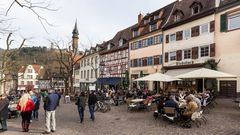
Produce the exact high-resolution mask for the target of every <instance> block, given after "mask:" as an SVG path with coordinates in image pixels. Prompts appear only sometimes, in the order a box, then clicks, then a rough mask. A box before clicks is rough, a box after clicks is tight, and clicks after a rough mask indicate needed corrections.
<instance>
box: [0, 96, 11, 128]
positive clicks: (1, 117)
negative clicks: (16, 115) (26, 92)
mask: <svg viewBox="0 0 240 135" xmlns="http://www.w3.org/2000/svg"><path fill="white" fill-rule="evenodd" d="M8 105H9V101H8V99H7V98H6V97H3V96H0V124H1V127H2V128H1V129H0V131H7V118H8Z"/></svg>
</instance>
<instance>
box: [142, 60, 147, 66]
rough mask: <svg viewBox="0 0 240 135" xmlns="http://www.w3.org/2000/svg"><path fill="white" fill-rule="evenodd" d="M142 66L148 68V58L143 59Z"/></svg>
mask: <svg viewBox="0 0 240 135" xmlns="http://www.w3.org/2000/svg"><path fill="white" fill-rule="evenodd" d="M142 66H147V58H142Z"/></svg>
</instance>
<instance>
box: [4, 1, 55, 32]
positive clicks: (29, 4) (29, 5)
mask: <svg viewBox="0 0 240 135" xmlns="http://www.w3.org/2000/svg"><path fill="white" fill-rule="evenodd" d="M13 5H18V6H20V7H22V8H26V9H28V10H30V11H31V12H32V13H33V14H35V15H36V17H37V19H38V21H39V22H40V23H41V25H42V27H43V29H44V30H45V31H46V32H47V28H46V25H49V26H52V24H51V23H50V22H49V21H48V20H47V19H46V18H44V17H43V16H42V15H40V14H39V12H38V11H37V10H38V9H41V10H46V11H57V9H53V8H51V4H50V2H46V0H41V1H38V2H33V1H32V0H21V1H20V0H12V3H11V5H10V6H9V7H8V9H7V11H6V13H5V16H7V15H8V13H9V12H10V11H11V10H12V8H13Z"/></svg>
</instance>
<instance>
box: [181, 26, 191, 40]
mask: <svg viewBox="0 0 240 135" xmlns="http://www.w3.org/2000/svg"><path fill="white" fill-rule="evenodd" d="M185 31H189V37H187V38H186V34H185ZM191 32H192V30H191V29H186V30H184V31H183V39H185V40H188V39H190V38H191V36H192V35H191V34H192V33H191Z"/></svg>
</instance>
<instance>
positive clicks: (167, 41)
mask: <svg viewBox="0 0 240 135" xmlns="http://www.w3.org/2000/svg"><path fill="white" fill-rule="evenodd" d="M166 43H169V35H166Z"/></svg>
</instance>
